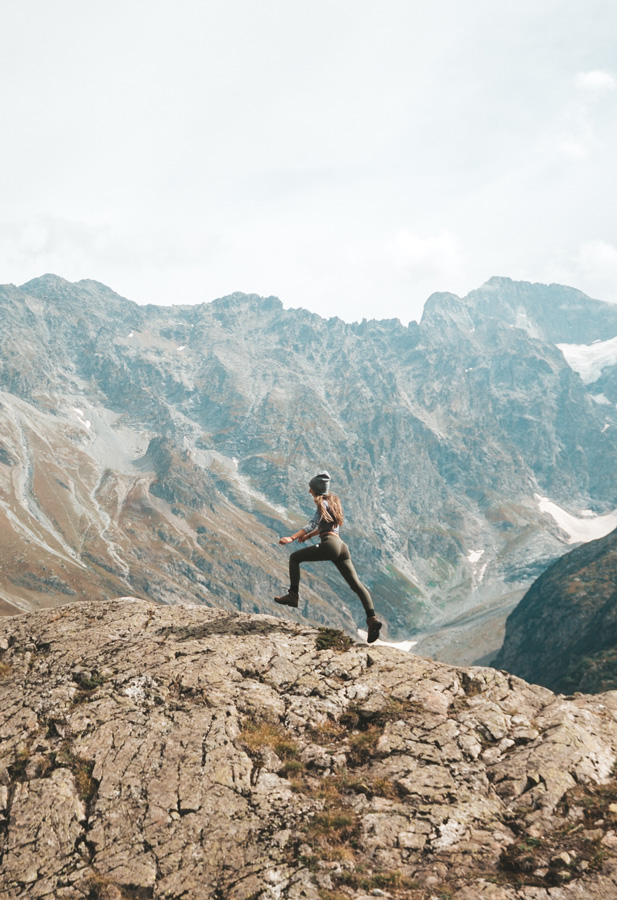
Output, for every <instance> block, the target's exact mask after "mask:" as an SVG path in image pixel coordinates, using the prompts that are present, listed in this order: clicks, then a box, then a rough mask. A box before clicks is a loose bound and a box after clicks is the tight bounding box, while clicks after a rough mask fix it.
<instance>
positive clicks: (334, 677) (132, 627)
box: [0, 598, 617, 900]
mask: <svg viewBox="0 0 617 900" xmlns="http://www.w3.org/2000/svg"><path fill="white" fill-rule="evenodd" d="M616 755H617V692H610V693H605V694H600V695H597V696H594V697H590V696H582V695H577V696H574V697H571V698H567V697H563V696H555V695H554V694H552V693H551V692H550V691H549V690H547V689H545V688H541V687H537V686H533V685H528V684H526V683H525V682H523V681H521V680H520V679H518V678H515V677H513V676H509V675H507V674H505V673H502V672H497V671H494V670H492V669H485V668H479V667H476V668H468V669H457V668H454V667H452V666H447V665H443V664H440V663H435V662H432V661H429V660H426V659H422V658H420V657H414V656H413V655H407V654H404V653H402V652H401V651H398V650H395V649H392V648H388V647H385V646H376V647H375V646H373V647H369V646H367V645H360V644H353V643H352V642H351V641H350V639H349V638H348V637H346V636H345V635H344V634H343V633H341V632H336V631H330V630H326V629H321V630H316V629H314V628H308V627H303V626H301V625H298V624H295V623H291V622H289V623H287V622H285V621H281V620H278V619H274V618H272V617H269V616H255V615H247V614H239V613H229V612H221V611H216V610H209V609H203V608H192V607H189V608H187V607H182V608H181V607H164V606H157V605H154V604H152V603H148V602H145V601H141V600H139V601H138V600H132V599H130V598H129V599H123V600H117V601H110V602H97V603H85V604H74V605H69V606H66V607H62V608H59V609H52V610H45V611H43V612H39V613H35V614H31V615H23V616H15V617H12V618H8V619H5V620H4V621H3V622H2V624H1V626H0V810H1V816H2V818H1V819H0V898H2V900H22V898H24V900H25V898H53V900H122V898H125V900H129V898H133V900H135V898H138V900H142V898H161V900H162V898H165V900H172V898H174V900H176V898H178V900H179V898H185V900H201V898H215V900H249V898H252V900H300V898H305V900H344V898H347V897H354V898H362V897H367V898H368V897H374V896H382V897H384V896H385V897H404V898H409V900H429V898H440V900H445V898H449V900H450V898H451V900H571V898H572V900H574V898H585V900H596V898H597V900H600V898H602V900H610V898H615V897H617V782H616V781H615V780H614V768H613V767H614V763H615V757H616Z"/></svg>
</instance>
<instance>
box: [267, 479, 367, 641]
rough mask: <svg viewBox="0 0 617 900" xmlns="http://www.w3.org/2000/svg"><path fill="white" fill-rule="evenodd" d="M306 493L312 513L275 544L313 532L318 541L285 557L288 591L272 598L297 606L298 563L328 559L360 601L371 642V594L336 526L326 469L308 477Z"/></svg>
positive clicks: (336, 505) (338, 513)
mask: <svg viewBox="0 0 617 900" xmlns="http://www.w3.org/2000/svg"><path fill="white" fill-rule="evenodd" d="M309 492H310V494H311V496H312V498H313V500H314V501H315V505H316V506H317V510H316V512H315V515H314V516H313V518H312V519H311V521H310V522H309V523H308V525H305V526H304V528H301V529H300V531H296V533H295V534H292V535H290V536H289V537H282V538H281V539H280V541H279V544H291V543H292V542H293V541H298V543H299V544H303V543H304V541H307V540H308V539H309V538H312V537H314V536H315V535H317V534H318V535H319V537H320V539H321V543H320V544H316V545H313V546H312V547H305V548H304V549H303V550H296V551H295V552H294V553H292V554H291V556H290V557H289V584H290V587H289V592H288V593H287V594H284V595H283V596H282V597H275V598H274V599H275V601H276V602H277V603H280V604H282V605H283V606H293V607H294V608H297V606H298V600H299V596H298V592H299V590H300V563H303V562H321V561H322V560H329V561H330V562H333V563H334V565H335V566H336V568H337V569H338V570H339V572H340V573H341V575H342V576H343V578H344V579H345V581H346V582H347V584H348V585H349V587H350V588H351V589H352V591H354V593H356V594H357V595H358V597H359V598H360V600H361V601H362V606H363V607H364V611H365V612H366V624H367V626H368V637H367V640H368V643H369V644H372V643H373V641H376V640H377V638H378V637H379V632H380V631H381V622H380V621H379V619H378V618H377V616H376V615H375V609H374V608H373V601H372V599H371V595H370V594H369V592H368V591H367V589H366V588H365V587H364V585H363V584H362V583H361V582H360V581H359V579H358V576H357V575H356V570H355V569H354V567H353V563H352V561H351V556H350V555H349V548H348V546H347V544H345V543H344V542H343V541H342V540H341V538H340V535H339V528H340V527H341V525H342V524H343V507H342V506H341V501H340V500H339V498H338V497H337V496H336V494H331V493H330V476H329V475H328V473H327V472H322V473H321V474H320V475H315V477H314V478H311V480H310V481H309Z"/></svg>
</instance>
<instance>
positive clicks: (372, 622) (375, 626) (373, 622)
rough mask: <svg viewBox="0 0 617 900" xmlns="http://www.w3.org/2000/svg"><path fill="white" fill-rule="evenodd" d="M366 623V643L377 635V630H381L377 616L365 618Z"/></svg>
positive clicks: (371, 641) (369, 642)
mask: <svg viewBox="0 0 617 900" xmlns="http://www.w3.org/2000/svg"><path fill="white" fill-rule="evenodd" d="M366 624H367V625H368V634H367V636H366V642H367V644H372V643H373V642H374V641H376V640H377V638H378V637H379V632H380V631H381V626H382V623H381V622H380V621H379V619H378V618H377V616H371V617H370V619H367V620H366Z"/></svg>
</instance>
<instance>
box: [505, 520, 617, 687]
mask: <svg viewBox="0 0 617 900" xmlns="http://www.w3.org/2000/svg"><path fill="white" fill-rule="evenodd" d="M494 665H496V666H498V667H501V668H504V669H507V670H508V671H509V672H513V673H514V674H515V675H519V676H520V677H521V678H525V679H526V680H527V681H533V682H536V683H537V684H543V685H545V686H546V687H550V688H551V690H555V691H562V692H564V693H571V692H573V691H584V692H586V693H596V692H598V691H609V690H617V529H616V530H615V531H613V532H611V534H609V535H607V536H606V537H603V538H600V539H599V540H597V541H591V543H588V544H583V545H582V546H581V547H577V548H576V550H572V551H571V552H570V553H568V554H567V555H566V556H564V557H563V559H560V560H557V562H555V563H553V565H552V566H550V567H549V569H547V571H546V572H544V574H543V575H541V576H540V578H538V580H537V581H536V582H535V583H534V584H533V585H532V587H531V588H530V589H529V591H528V592H527V593H526V595H525V597H524V598H523V600H522V601H521V602H520V604H519V605H518V606H517V607H516V609H515V610H514V612H513V613H512V614H511V615H510V616H509V618H508V621H507V624H506V637H505V641H504V645H503V647H502V649H501V651H500V653H499V654H498V656H497V658H496V659H495V661H494Z"/></svg>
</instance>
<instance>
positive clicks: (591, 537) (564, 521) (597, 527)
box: [534, 494, 617, 544]
mask: <svg viewBox="0 0 617 900" xmlns="http://www.w3.org/2000/svg"><path fill="white" fill-rule="evenodd" d="M534 499H535V500H536V502H537V504H538V507H539V509H540V512H544V513H548V515H549V516H552V518H553V519H554V520H555V522H556V523H557V524H558V525H559V527H560V528H561V530H562V531H564V532H565V533H566V534H567V535H568V543H569V544H579V543H583V544H584V543H586V542H587V541H595V540H597V539H598V538H601V537H605V536H606V535H607V534H610V532H611V531H613V530H614V529H615V528H617V510H613V512H610V513H605V514H604V515H603V516H593V518H592V517H591V516H590V515H589V513H590V510H588V509H586V510H584V511H583V513H582V515H581V517H580V518H578V517H577V516H573V515H572V514H571V513H569V512H566V510H565V509H562V508H561V507H560V506H558V505H557V504H556V503H553V501H552V500H549V499H548V497H541V496H540V495H539V494H535V495H534Z"/></svg>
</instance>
